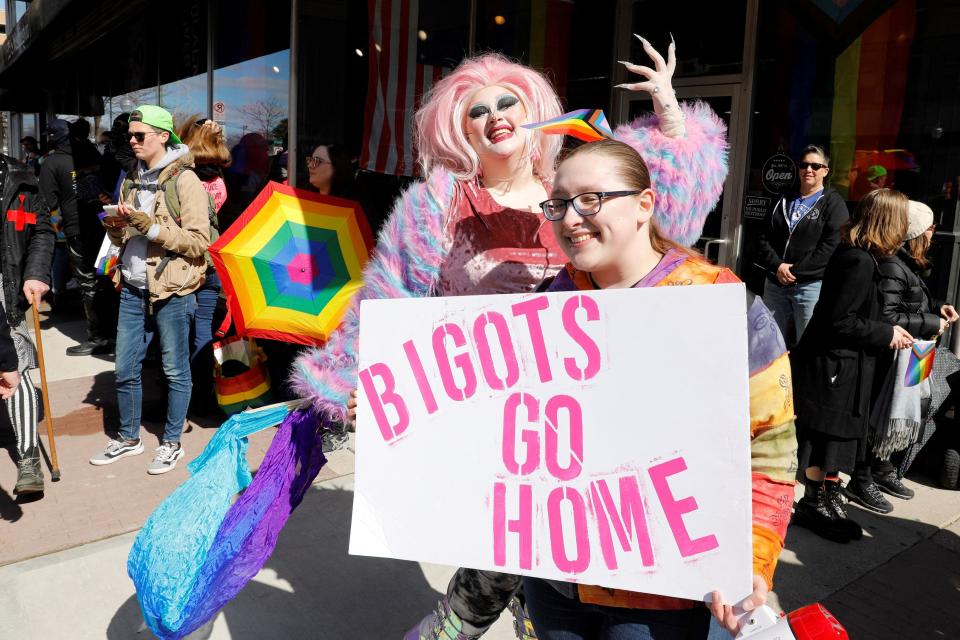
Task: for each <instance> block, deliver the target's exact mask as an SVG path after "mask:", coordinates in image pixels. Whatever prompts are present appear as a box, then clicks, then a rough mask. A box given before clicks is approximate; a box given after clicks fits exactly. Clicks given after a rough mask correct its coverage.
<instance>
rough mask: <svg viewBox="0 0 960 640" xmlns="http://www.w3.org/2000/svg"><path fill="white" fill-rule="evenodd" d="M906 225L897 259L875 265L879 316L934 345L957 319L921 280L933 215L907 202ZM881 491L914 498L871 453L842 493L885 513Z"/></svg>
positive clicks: (886, 507)
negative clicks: (877, 276) (931, 341)
mask: <svg viewBox="0 0 960 640" xmlns="http://www.w3.org/2000/svg"><path fill="white" fill-rule="evenodd" d="M908 220H909V222H908V226H907V234H906V237H905V238H904V244H903V245H902V246H901V247H900V248H899V249H898V250H897V252H896V254H894V255H892V256H885V257H883V258H880V259H879V269H880V315H881V318H882V319H883V320H884V322H888V323H890V324H893V325H897V326H900V327H902V328H903V329H905V330H906V331H907V332H909V333H910V335H912V336H915V337H916V338H917V339H922V340H934V339H936V338H938V337H939V336H940V335H942V334H943V332H944V331H945V330H946V328H947V327H948V326H950V324H952V323H954V322H956V321H957V320H958V319H960V315H958V314H957V311H956V309H954V308H953V306H951V305H948V304H943V305H941V304H938V303H936V302H934V301H933V297H932V296H931V295H930V291H929V290H928V289H927V285H926V284H925V283H924V282H923V280H922V279H921V278H920V275H919V273H920V271H922V270H923V269H925V268H926V267H927V265H928V263H927V260H926V253H927V250H928V249H929V248H930V240H931V238H932V237H933V231H934V227H933V211H932V210H931V209H930V207H928V206H927V205H925V204H923V203H922V202H915V201H913V200H911V201H910V203H909V214H908ZM891 366H893V365H892V363H891ZM917 426H918V427H919V425H917ZM876 444H877V443H874V445H876ZM907 444H908V445H909V444H912V443H907ZM874 449H876V446H874ZM881 491H882V492H883V493H887V494H889V495H892V496H896V497H898V498H901V499H903V500H909V499H910V498H912V497H913V495H914V492H913V490H912V489H910V488H909V487H907V486H906V485H904V484H903V482H901V480H900V475H899V474H898V473H897V471H896V469H894V466H893V465H892V464H891V463H890V460H889V455H886V456H885V457H883V458H881V457H879V456H877V455H875V454H874V453H873V452H871V453H869V454H868V455H867V457H866V459H865V460H863V461H861V462H859V463H858V464H857V466H856V469H855V471H854V476H853V479H852V480H851V482H850V484H848V485H847V487H846V490H845V493H846V495H847V496H848V497H849V498H850V499H851V500H853V501H855V502H857V503H858V504H860V505H861V506H863V507H865V508H867V509H870V510H871V511H876V512H878V513H889V512H891V511H893V505H892V504H890V502H889V501H888V500H887V499H886V498H884V497H883V495H882V493H881Z"/></svg>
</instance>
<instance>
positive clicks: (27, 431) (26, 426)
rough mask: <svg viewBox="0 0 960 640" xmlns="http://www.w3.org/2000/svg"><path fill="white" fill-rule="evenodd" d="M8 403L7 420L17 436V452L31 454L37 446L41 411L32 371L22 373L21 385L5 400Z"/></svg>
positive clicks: (23, 454) (21, 454) (22, 454)
mask: <svg viewBox="0 0 960 640" xmlns="http://www.w3.org/2000/svg"><path fill="white" fill-rule="evenodd" d="M5 403H6V405H7V416H8V417H7V420H8V421H9V423H10V426H11V427H13V433H14V435H15V436H16V438H17V452H18V453H19V454H20V456H21V457H23V456H25V455H29V453H30V451H31V449H33V448H34V447H36V446H37V444H38V442H37V420H38V418H39V415H38V413H39V411H38V405H37V389H36V387H34V386H33V381H32V380H31V379H30V373H29V372H28V371H24V372H23V373H22V374H21V375H20V386H18V387H17V390H16V392H15V393H14V394H13V397H11V398H9V399H8V400H6V401H5Z"/></svg>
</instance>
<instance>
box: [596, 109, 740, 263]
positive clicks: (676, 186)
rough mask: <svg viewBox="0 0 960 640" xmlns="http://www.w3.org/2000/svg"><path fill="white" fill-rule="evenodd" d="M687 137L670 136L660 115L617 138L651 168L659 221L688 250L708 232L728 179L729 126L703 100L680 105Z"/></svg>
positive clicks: (623, 129)
mask: <svg viewBox="0 0 960 640" xmlns="http://www.w3.org/2000/svg"><path fill="white" fill-rule="evenodd" d="M680 108H681V110H682V111H683V113H684V115H685V116H686V122H685V124H686V129H687V133H686V135H684V136H682V137H680V138H668V137H667V136H665V135H664V134H663V132H661V131H660V128H659V126H658V125H657V122H658V120H657V116H656V114H653V113H651V114H648V115H645V116H641V117H639V118H637V119H636V120H634V121H633V122H631V123H629V124H625V125H621V126H619V127H617V130H616V131H615V132H614V136H615V137H616V139H617V140H619V141H621V142H625V143H627V144H629V145H630V146H631V147H633V148H634V149H636V151H637V152H638V153H639V154H640V156H641V157H642V158H643V160H644V162H646V163H647V167H648V168H649V169H650V180H651V182H652V183H653V189H654V192H655V193H656V204H655V207H656V211H655V213H654V218H655V220H656V221H657V224H658V225H659V226H660V229H661V230H662V231H663V232H664V234H666V235H667V236H668V237H669V238H671V239H673V240H674V241H676V242H678V243H679V244H682V245H683V246H685V247H689V246H691V245H693V243H694V242H696V241H697V239H698V238H699V237H700V234H701V232H702V231H703V224H704V222H706V219H707V214H709V213H710V211H711V210H713V207H714V206H716V204H717V200H719V198H720V193H721V192H722V191H723V183H724V181H725V180H726V179H727V155H728V149H729V147H728V145H727V127H726V125H725V124H724V123H723V121H722V120H721V119H720V118H719V117H718V116H717V114H715V113H714V112H713V111H712V110H711V109H710V107H709V106H707V105H706V104H704V103H702V102H695V103H692V104H688V103H685V104H683V105H681V106H680Z"/></svg>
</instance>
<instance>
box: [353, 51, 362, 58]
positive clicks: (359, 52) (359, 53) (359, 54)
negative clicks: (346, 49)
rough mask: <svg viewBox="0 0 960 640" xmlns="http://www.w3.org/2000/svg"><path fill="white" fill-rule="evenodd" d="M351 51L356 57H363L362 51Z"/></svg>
mask: <svg viewBox="0 0 960 640" xmlns="http://www.w3.org/2000/svg"><path fill="white" fill-rule="evenodd" d="M353 51H354V53H356V54H357V55H358V56H360V57H361V58H362V57H363V51H360V49H354V50H353Z"/></svg>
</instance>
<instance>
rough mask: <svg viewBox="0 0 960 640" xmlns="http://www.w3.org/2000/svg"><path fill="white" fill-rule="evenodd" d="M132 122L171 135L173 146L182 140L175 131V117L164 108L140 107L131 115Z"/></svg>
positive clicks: (148, 105)
mask: <svg viewBox="0 0 960 640" xmlns="http://www.w3.org/2000/svg"><path fill="white" fill-rule="evenodd" d="M130 122H142V123H143V124H146V125H150V126H151V127H153V128H154V129H162V130H163V131H166V132H167V133H169V134H170V142H171V143H172V144H180V138H178V137H177V134H176V132H175V131H174V129H173V116H171V115H170V112H169V111H167V110H166V109H164V108H163V107H158V106H156V105H153V104H144V105H140V106H139V107H137V108H136V109H134V110H133V111H132V112H131V113H130Z"/></svg>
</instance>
